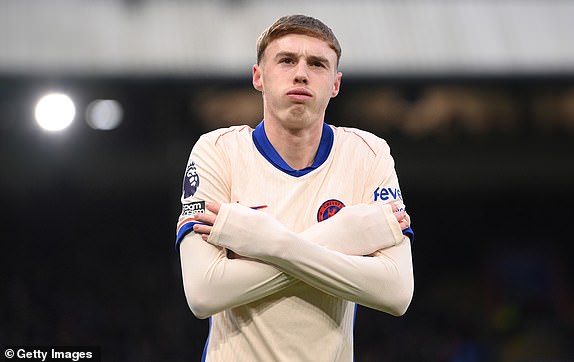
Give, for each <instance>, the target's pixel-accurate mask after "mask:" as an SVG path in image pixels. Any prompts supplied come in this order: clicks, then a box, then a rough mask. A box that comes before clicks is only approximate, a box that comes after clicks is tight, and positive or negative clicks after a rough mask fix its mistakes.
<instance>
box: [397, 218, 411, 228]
mask: <svg viewBox="0 0 574 362" xmlns="http://www.w3.org/2000/svg"><path fill="white" fill-rule="evenodd" d="M399 225H400V226H401V230H405V229H408V228H409V227H410V226H411V224H410V223H409V222H408V220H406V219H404V220H401V221H400V222H399Z"/></svg>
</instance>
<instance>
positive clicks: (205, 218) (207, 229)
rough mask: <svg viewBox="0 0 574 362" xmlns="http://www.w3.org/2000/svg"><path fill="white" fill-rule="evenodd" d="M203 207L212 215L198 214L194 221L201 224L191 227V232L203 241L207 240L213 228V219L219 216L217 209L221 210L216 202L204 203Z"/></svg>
mask: <svg viewBox="0 0 574 362" xmlns="http://www.w3.org/2000/svg"><path fill="white" fill-rule="evenodd" d="M205 207H206V208H207V210H209V211H211V212H212V214H213V215H211V214H207V213H199V214H196V215H195V219H196V220H197V221H199V222H202V223H203V224H205V225H202V224H195V225H193V231H194V232H195V233H197V234H199V235H201V238H202V239H203V240H205V241H207V238H209V234H211V229H212V228H213V224H215V219H216V218H217V215H218V214H219V209H220V208H221V204H220V203H218V202H206V203H205Z"/></svg>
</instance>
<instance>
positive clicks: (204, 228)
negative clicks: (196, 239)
mask: <svg viewBox="0 0 574 362" xmlns="http://www.w3.org/2000/svg"><path fill="white" fill-rule="evenodd" d="M193 231H194V232H195V233H197V234H209V233H211V225H201V224H195V225H193Z"/></svg>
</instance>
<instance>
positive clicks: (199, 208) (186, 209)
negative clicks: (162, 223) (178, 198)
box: [181, 201, 205, 216]
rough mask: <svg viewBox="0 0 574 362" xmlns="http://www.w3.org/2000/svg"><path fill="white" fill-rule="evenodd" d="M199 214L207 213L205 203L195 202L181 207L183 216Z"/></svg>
mask: <svg viewBox="0 0 574 362" xmlns="http://www.w3.org/2000/svg"><path fill="white" fill-rule="evenodd" d="M198 212H201V213H203V212H205V201H194V202H191V203H189V204H183V205H181V215H182V216H190V215H195V214H197V213H198Z"/></svg>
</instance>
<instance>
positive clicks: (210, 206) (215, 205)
mask: <svg viewBox="0 0 574 362" xmlns="http://www.w3.org/2000/svg"><path fill="white" fill-rule="evenodd" d="M205 207H206V208H207V210H209V211H211V212H212V213H214V214H215V215H217V214H219V209H221V204H220V203H219V202H207V203H206V204H205Z"/></svg>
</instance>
